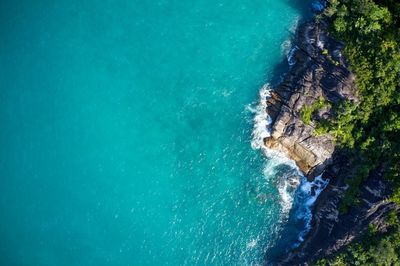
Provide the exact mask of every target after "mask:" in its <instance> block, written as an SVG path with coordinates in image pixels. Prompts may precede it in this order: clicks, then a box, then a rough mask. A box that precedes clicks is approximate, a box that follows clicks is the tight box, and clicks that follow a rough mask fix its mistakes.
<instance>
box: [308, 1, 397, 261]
mask: <svg viewBox="0 0 400 266" xmlns="http://www.w3.org/2000/svg"><path fill="white" fill-rule="evenodd" d="M322 17H324V18H325V19H328V20H330V21H331V29H330V32H331V34H332V35H333V36H334V37H336V38H337V39H339V40H342V41H344V42H345V44H346V47H345V49H344V54H345V56H346V58H347V59H348V60H349V63H350V67H351V70H352V71H353V72H354V73H355V74H356V85H357V88H358V92H359V98H360V101H359V102H358V103H357V104H355V103H350V102H344V103H342V104H341V105H340V106H338V107H337V110H336V113H337V116H336V117H335V118H334V119H332V120H330V121H322V123H320V125H318V126H317V128H316V132H317V134H324V133H327V132H329V133H330V134H332V136H334V137H335V138H336V140H337V142H338V143H339V144H340V145H341V146H342V147H343V148H346V149H348V150H349V151H351V152H352V154H353V156H352V158H353V159H354V164H355V167H356V173H357V174H356V175H355V176H354V177H353V178H352V179H350V180H348V184H349V186H350V188H349V189H348V190H347V194H346V195H345V197H344V199H343V201H342V206H341V211H342V212H346V211H347V209H348V208H349V207H350V206H353V205H355V204H357V203H358V194H359V186H360V185H361V184H362V182H363V181H364V180H365V179H366V178H367V177H368V175H369V174H370V173H371V172H372V171H374V170H377V169H380V170H383V172H384V176H385V178H386V180H388V181H389V182H391V183H392V187H393V189H394V193H393V195H392V197H391V200H392V201H393V202H395V203H397V204H400V1H398V0H330V5H329V7H328V8H327V9H326V10H325V12H324V14H323V15H322ZM323 53H324V51H323ZM325 53H326V52H325ZM305 115H308V114H307V113H306V112H305ZM305 118H308V117H307V116H306V117H305ZM388 223H389V224H390V225H391V230H389V231H388V232H387V233H386V234H384V235H380V234H379V233H378V232H377V230H376V228H372V227H371V228H370V230H369V232H368V233H367V234H366V236H365V237H364V239H363V240H362V241H360V242H359V243H355V244H352V245H350V247H349V248H348V249H347V250H346V251H345V252H343V253H341V254H339V255H337V256H336V257H335V258H333V259H331V260H321V261H319V262H318V263H317V264H318V265H400V227H399V222H398V220H397V216H396V213H395V212H393V213H391V214H390V215H389V216H388Z"/></svg>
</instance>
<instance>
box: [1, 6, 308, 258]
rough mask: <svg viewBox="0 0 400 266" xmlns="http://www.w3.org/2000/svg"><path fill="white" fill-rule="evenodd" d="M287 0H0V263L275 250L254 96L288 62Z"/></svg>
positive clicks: (270, 179)
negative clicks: (256, 146)
mask: <svg viewBox="0 0 400 266" xmlns="http://www.w3.org/2000/svg"><path fill="white" fill-rule="evenodd" d="M294 2H296V1H291V0H263V1H258V0H257V1H256V0H254V1H246V0H217V1H211V0H204V1H177V0H156V1H139V0H133V1H128V0H119V1H111V0H104V1H94V0H84V1H82V0H79V1H78V0H69V1H53V0H51V1H50V0H48V1H46V0H33V1H30V0H29V1H28V0H25V1H23V0H21V1H11V0H9V1H7V0H3V1H0V37H1V38H0V125H1V130H0V145H1V149H0V181H1V186H0V212H1V220H0V264H1V265H183V264H185V265H248V264H257V263H261V262H262V261H263V260H264V259H265V258H268V257H273V256H275V255H276V254H281V253H282V252H284V250H282V249H281V248H280V249H278V250H276V249H273V248H272V247H273V246H274V245H275V244H276V243H277V239H278V238H279V236H280V233H281V232H282V230H283V229H282V228H284V227H285V223H286V221H287V213H286V212H285V210H284V205H283V204H282V195H280V193H279V191H278V188H277V185H276V182H275V181H276V179H277V178H278V176H276V175H277V171H278V170H276V169H275V170H273V169H274V167H272V168H271V162H268V160H266V159H265V158H264V157H263V156H262V154H261V152H260V151H259V150H253V149H252V148H251V140H252V128H253V121H252V119H253V117H254V114H253V113H252V112H251V109H252V108H249V107H254V106H255V105H256V104H257V101H258V91H259V89H260V88H261V87H262V85H264V84H265V83H267V82H270V81H272V80H273V79H274V78H276V75H277V73H279V71H276V69H277V66H278V65H279V64H280V63H282V62H284V60H286V59H285V56H286V55H285V53H286V52H287V48H288V45H287V42H285V41H287V40H288V39H289V38H290V30H291V29H293V27H295V24H296V21H298V20H299V19H300V18H301V17H302V16H304V12H305V10H307V8H308V7H307V5H306V3H300V2H302V1H298V2H299V4H296V3H297V2H296V3H294ZM305 2H306V1H305ZM272 165H274V164H272ZM271 169H272V170H271ZM282 169H283V170H282ZM279 171H281V172H282V171H283V172H288V171H291V170H290V169H288V168H287V167H286V168H285V167H283V168H282V167H281V168H280V169H279ZM288 242H290V241H289V240H288ZM290 244H292V243H288V245H290Z"/></svg>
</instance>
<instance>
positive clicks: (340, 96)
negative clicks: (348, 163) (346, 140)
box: [265, 23, 357, 179]
mask: <svg viewBox="0 0 400 266" xmlns="http://www.w3.org/2000/svg"><path fill="white" fill-rule="evenodd" d="M323 28H324V26H323V25H317V24H315V23H308V24H305V25H304V26H303V27H301V28H300V30H299V32H298V34H297V35H298V36H297V44H296V46H295V49H294V50H292V53H291V56H292V57H293V58H295V60H291V62H295V63H293V65H292V67H291V69H290V71H289V73H288V74H287V75H286V76H285V78H284V80H283V81H282V83H281V84H280V85H279V86H277V87H276V88H275V90H274V92H273V93H272V94H271V97H270V98H269V99H268V102H267V103H268V107H267V113H268V114H269V115H270V116H271V118H272V121H273V123H272V126H271V130H272V132H271V137H269V138H266V139H265V145H266V146H267V147H269V148H271V149H275V150H278V151H281V152H283V153H285V154H287V155H288V156H289V157H290V158H291V159H293V160H294V161H296V163H297V165H298V167H299V168H300V169H301V170H302V171H303V173H305V175H307V176H308V177H309V178H310V179H312V178H313V177H315V176H317V175H319V174H321V173H322V171H323V169H324V168H325V167H326V166H327V165H329V164H330V163H331V157H332V154H333V152H334V150H335V143H334V141H333V139H332V137H331V136H329V135H323V136H316V135H315V125H316V122H317V121H318V120H320V119H328V118H329V117H330V116H332V112H331V108H330V107H328V106H326V107H324V108H322V109H321V110H318V112H316V114H315V115H313V117H312V118H313V119H312V120H311V123H310V124H309V125H308V124H305V123H304V122H303V121H302V119H301V110H302V109H303V108H304V107H305V106H311V105H312V104H313V103H314V102H315V101H319V100H320V99H321V98H323V99H324V100H325V101H326V102H330V103H332V104H338V103H339V102H341V101H343V100H345V99H346V100H350V101H357V97H356V93H355V91H356V90H355V89H354V75H353V74H352V73H351V72H349V71H348V70H347V68H346V65H345V62H344V60H343V59H340V61H334V60H333V59H332V57H331V56H330V55H329V52H328V54H326V52H324V51H326V50H327V49H330V50H331V51H340V50H341V49H342V48H343V45H342V44H341V43H339V42H336V41H334V40H333V39H331V38H329V37H328V36H326V35H325V34H324V31H323Z"/></svg>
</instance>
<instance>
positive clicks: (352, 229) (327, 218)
mask: <svg viewBox="0 0 400 266" xmlns="http://www.w3.org/2000/svg"><path fill="white" fill-rule="evenodd" d="M328 26H329V24H328V22H327V21H316V19H315V18H313V19H312V20H310V21H307V22H302V23H300V24H299V26H298V29H297V33H296V36H295V39H294V43H295V46H294V47H293V48H292V50H291V51H290V58H289V60H288V61H289V62H288V63H289V65H290V69H289V71H288V72H287V73H286V74H285V76H284V79H283V80H282V82H281V83H279V84H278V85H277V86H275V87H274V88H273V90H271V92H269V94H268V97H265V105H266V112H267V114H268V119H269V121H268V122H266V125H268V126H269V127H270V131H271V132H269V134H266V135H264V139H263V141H264V147H265V148H267V149H270V150H274V151H278V152H280V153H284V154H285V155H286V156H287V157H288V158H290V159H292V160H294V161H295V162H296V164H297V166H298V167H299V169H300V170H301V171H302V172H303V173H304V175H305V176H306V177H307V179H308V180H309V183H312V181H314V180H315V178H316V177H321V178H322V180H324V181H325V182H327V185H326V188H325V187H324V188H323V189H322V192H321V191H319V192H321V194H320V195H319V196H318V195H317V197H316V199H315V202H312V203H311V204H310V205H311V206H310V208H311V224H310V228H309V230H308V231H306V234H305V236H304V239H303V241H302V242H301V243H300V245H299V246H298V247H296V248H294V249H292V250H291V251H290V252H289V253H288V254H287V255H286V256H285V258H281V259H280V260H279V265H308V263H310V262H313V261H315V260H317V259H320V258H324V257H329V256H331V255H333V254H335V253H336V252H338V251H340V250H342V249H343V248H344V247H346V246H347V245H348V244H349V243H351V242H353V241H355V240H357V239H359V238H360V237H361V235H362V234H363V233H364V232H365V231H366V230H367V229H368V226H369V225H370V224H374V225H376V226H377V228H378V229H379V231H385V230H386V227H387V225H386V224H385V223H384V222H383V217H385V216H386V215H387V214H388V213H389V212H390V211H392V210H394V209H396V208H397V207H396V205H395V204H394V203H391V202H389V201H388V197H389V195H390V193H391V189H390V187H389V186H388V184H386V183H385V182H383V181H382V179H381V175H382V173H381V172H380V171H376V172H374V173H372V174H371V175H370V176H369V178H368V180H367V181H366V182H365V183H363V184H362V187H361V189H360V191H361V195H360V200H361V203H360V204H359V206H356V207H352V208H351V209H350V210H349V212H347V213H341V212H340V211H339V209H340V202H341V200H342V198H343V196H344V193H345V191H346V190H347V189H348V186H347V185H346V182H345V181H346V179H348V178H351V177H352V176H353V175H354V174H355V172H354V168H353V167H352V158H351V154H350V153H349V151H347V150H345V149H343V148H339V147H338V146H337V145H336V143H335V142H334V140H333V138H331V137H330V136H329V135H325V134H322V135H318V136H317V135H316V134H315V131H316V125H317V122H318V121H321V120H322V119H326V118H329V117H331V116H333V115H334V114H333V110H332V109H331V108H330V107H329V106H325V107H324V108H322V110H321V111H319V112H318V114H316V115H314V116H313V117H312V120H311V121H310V123H305V122H304V121H303V119H302V113H301V112H302V109H303V108H304V107H305V106H312V105H313V104H314V103H315V102H317V101H318V99H321V98H323V99H324V101H327V102H329V103H333V104H337V103H339V102H341V101H344V100H346V101H351V102H357V101H358V97H357V89H356V87H355V83H354V80H355V76H354V74H353V73H351V71H349V68H348V64H347V62H346V59H345V58H344V57H343V56H342V53H341V51H342V49H343V48H344V44H343V43H341V42H338V41H337V40H335V39H333V38H331V37H330V36H329V35H328V33H327V32H328V31H327V28H328ZM319 188H320V187H318V186H311V194H314V195H315V194H316V191H317V190H318V189H319ZM298 189H299V188H298Z"/></svg>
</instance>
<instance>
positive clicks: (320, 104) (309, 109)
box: [300, 97, 330, 125]
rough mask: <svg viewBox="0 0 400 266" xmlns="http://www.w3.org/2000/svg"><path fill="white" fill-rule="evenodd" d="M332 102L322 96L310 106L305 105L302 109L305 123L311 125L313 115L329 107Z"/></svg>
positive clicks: (301, 112)
mask: <svg viewBox="0 0 400 266" xmlns="http://www.w3.org/2000/svg"><path fill="white" fill-rule="evenodd" d="M329 106H330V104H329V103H328V102H327V101H325V99H324V98H323V97H320V98H319V99H318V100H317V101H315V102H314V103H313V104H312V105H310V106H307V105H306V106H304V107H303V108H302V109H301V111H300V117H301V120H302V121H303V123H304V124H306V125H309V124H310V123H311V119H312V115H313V114H314V113H315V112H316V111H318V110H321V109H322V108H324V107H329Z"/></svg>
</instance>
